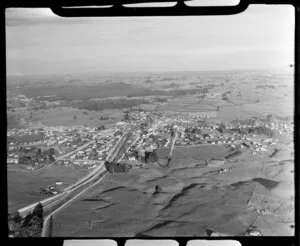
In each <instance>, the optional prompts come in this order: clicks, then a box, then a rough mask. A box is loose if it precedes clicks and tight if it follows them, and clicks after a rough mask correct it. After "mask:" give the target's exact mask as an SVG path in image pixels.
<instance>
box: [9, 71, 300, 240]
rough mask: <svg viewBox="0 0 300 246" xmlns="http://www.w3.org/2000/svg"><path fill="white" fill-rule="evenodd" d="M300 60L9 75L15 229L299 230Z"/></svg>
mask: <svg viewBox="0 0 300 246" xmlns="http://www.w3.org/2000/svg"><path fill="white" fill-rule="evenodd" d="M293 107H294V91H293V71H292V69H291V70H289V69H286V70H285V71H284V72H278V71H276V72H272V71H263V70H261V71H259V70H249V71H225V72H222V71H217V72H216V71H214V72H175V73H174V72H172V73H159V72H158V73H116V74H104V75H103V74H99V73H89V74H85V73H82V74H73V75H69V74H67V75H65V74H56V75H36V76H22V77H20V76H8V77H7V127H8V128H7V177H8V208H9V218H8V221H9V231H10V236H11V237H20V236H21V237H28V236H53V237H56V236H60V237H61V236H62V237H64V236H68V237H77V236H79V237H96V236H109V237H120V236H125V237H143V236H227V235H230V236H240V235H244V236H275V235H276V236H278V235H285V236H288V235H294V223H295V221H294V213H295V211H294V199H295V194H294V144H293V132H294V123H293V113H294V112H293V111H294V108H293Z"/></svg>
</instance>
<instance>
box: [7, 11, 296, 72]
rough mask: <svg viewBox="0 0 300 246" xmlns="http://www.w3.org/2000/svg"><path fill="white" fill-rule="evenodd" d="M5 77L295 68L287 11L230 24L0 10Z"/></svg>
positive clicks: (249, 15) (251, 14)
mask: <svg viewBox="0 0 300 246" xmlns="http://www.w3.org/2000/svg"><path fill="white" fill-rule="evenodd" d="M6 62H7V64H6V66H7V74H8V75H31V74H56V73H78V72H89V71H96V72H110V73H115V72H155V71H158V72H163V71H166V72H167V71H214V70H239V69H243V70H244V69H280V68H285V67H288V65H289V64H293V63H294V7H292V6H289V5H274V6H272V5H251V6H249V7H248V9H246V10H245V11H244V12H243V13H240V14H237V15H231V16H198V17H197V16H182V17H114V18H112V17H103V18H92V17H89V18H87V17H84V18H83V17H81V18H80V17H79V18H64V17H59V16H56V15H55V14H54V13H52V11H51V10H50V9H24V8H10V9H7V10H6Z"/></svg>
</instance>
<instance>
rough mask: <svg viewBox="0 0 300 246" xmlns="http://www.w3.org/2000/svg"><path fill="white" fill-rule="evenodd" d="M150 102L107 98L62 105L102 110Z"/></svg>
mask: <svg viewBox="0 0 300 246" xmlns="http://www.w3.org/2000/svg"><path fill="white" fill-rule="evenodd" d="M147 103H149V102H148V101H147V100H145V99H126V98H120V99H105V100H101V101H92V100H84V101H77V102H64V103H63V104H61V106H65V107H73V108H78V109H85V110H93V111H102V110H104V109H123V108H130V107H134V106H138V105H140V104H147Z"/></svg>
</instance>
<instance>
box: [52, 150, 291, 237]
mask: <svg viewBox="0 0 300 246" xmlns="http://www.w3.org/2000/svg"><path fill="white" fill-rule="evenodd" d="M181 151H182V150H181ZM245 158H246V159H243V160H242V159H241V160H239V161H238V162H234V163H227V164H225V168H228V170H229V171H228V172H226V173H221V174H220V173H219V172H218V169H219V168H216V167H207V166H206V165H203V163H202V162H201V161H197V160H192V159H186V158H184V157H181V158H180V159H179V158H176V159H172V161H171V164H170V165H169V166H168V167H166V168H163V167H160V166H157V165H153V164H151V165H150V164H149V165H145V167H143V168H140V169H133V170H132V171H131V172H128V173H126V174H109V175H107V176H106V177H105V178H104V180H103V182H101V184H99V185H97V187H94V188H93V189H92V190H90V191H89V192H88V193H86V194H85V195H83V196H82V197H81V198H80V199H78V200H77V201H75V202H74V203H73V204H72V205H71V206H70V207H68V208H67V209H64V210H63V211H62V212H61V213H59V214H58V215H57V216H55V218H54V227H53V228H54V236H71V237H82V236H84V237H93V236H104V235H105V236H109V237H119V236H129V237H133V236H139V235H142V234H143V235H148V236H167V237H170V236H194V235H197V236H207V234H206V230H207V229H211V228H213V229H214V230H215V231H217V232H220V233H227V234H230V235H233V236H234V235H243V233H245V232H246V230H247V229H248V227H249V226H250V225H251V224H252V223H253V222H254V221H255V219H256V217H257V213H256V212H255V211H252V210H249V209H247V203H248V200H249V199H250V198H251V196H252V193H253V191H254V189H256V192H257V193H261V194H268V196H267V197H266V201H268V204H269V205H270V206H271V207H272V209H273V210H272V211H275V210H276V209H277V208H278V207H279V206H280V203H277V202H273V203H272V201H277V200H278V198H276V196H275V194H273V190H271V192H269V190H268V189H266V188H265V187H264V186H262V185H261V184H259V183H257V182H255V181H253V178H254V177H260V174H261V170H262V168H261V165H262V164H261V163H262V162H263V161H264V159H262V158H265V157H257V156H256V157H250V156H248V157H245ZM272 165H276V163H275V164H274V163H273V164H270V166H272ZM286 170H287V172H289V169H286ZM281 173H282V175H284V172H281ZM266 174H267V173H266ZM282 175H281V177H282V178H281V179H282V180H283V179H285V180H286V179H290V177H285V178H283V176H282ZM278 177H279V176H278ZM270 178H271V177H270ZM274 178H275V177H273V179H274ZM275 180H276V179H275ZM278 180H279V179H278ZM281 182H282V181H281ZM156 185H159V187H160V190H159V192H158V193H154V191H155V186H156ZM278 189H280V186H279V188H278ZM278 189H276V187H275V189H274V192H275V191H276V194H277V192H278V191H277V190H278ZM251 199H252V198H251ZM276 199H277V200H276ZM283 199H286V198H283V197H282V198H281V202H282V201H283ZM288 199H290V198H288ZM252 201H254V200H253V199H252ZM286 201H287V204H286V205H285V207H286V208H287V210H284V211H286V214H283V212H282V216H283V217H284V218H287V219H289V218H290V216H291V214H293V209H291V208H290V206H291V205H292V203H291V202H288V200H286ZM74 214H76V216H75V217H74ZM292 223H293V222H292V221H289V222H286V223H284V222H282V221H280V220H278V219H277V220H276V216H275V215H274V214H273V213H271V214H270V215H267V217H264V220H257V225H258V226H259V229H260V230H261V231H263V232H264V235H265V236H268V235H273V236H274V235H293V229H292V228H291V227H290V226H291V224H292ZM280 228H281V231H280V230H279V229H280Z"/></svg>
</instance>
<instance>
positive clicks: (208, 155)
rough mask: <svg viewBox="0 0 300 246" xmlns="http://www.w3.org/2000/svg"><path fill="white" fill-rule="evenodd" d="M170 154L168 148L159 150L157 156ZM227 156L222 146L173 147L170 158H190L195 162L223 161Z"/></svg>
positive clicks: (161, 156)
mask: <svg viewBox="0 0 300 246" xmlns="http://www.w3.org/2000/svg"><path fill="white" fill-rule="evenodd" d="M169 153H170V148H166V147H163V148H159V149H158V150H157V155H158V157H160V158H163V157H165V156H167V155H169ZM226 155H227V151H226V148H225V147H224V146H222V145H198V146H186V147H174V149H173V153H172V157H174V158H180V159H185V158H187V159H188V158H191V159H195V160H209V159H223V158H224V157H225V156H226Z"/></svg>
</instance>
